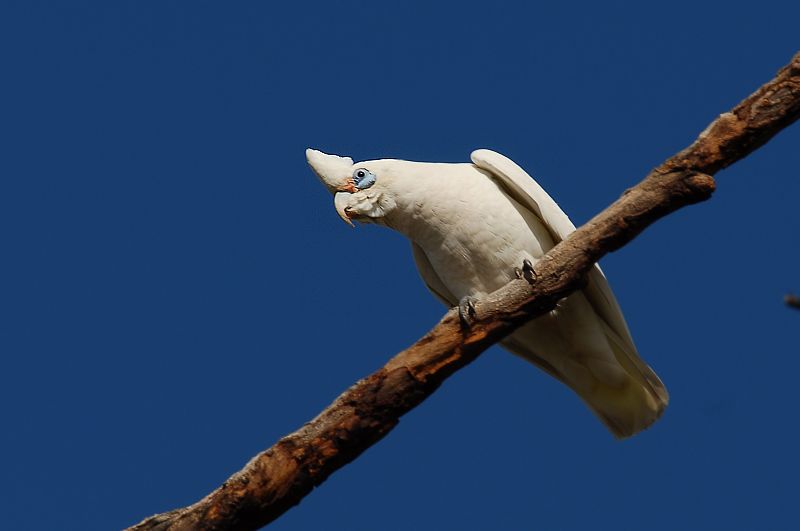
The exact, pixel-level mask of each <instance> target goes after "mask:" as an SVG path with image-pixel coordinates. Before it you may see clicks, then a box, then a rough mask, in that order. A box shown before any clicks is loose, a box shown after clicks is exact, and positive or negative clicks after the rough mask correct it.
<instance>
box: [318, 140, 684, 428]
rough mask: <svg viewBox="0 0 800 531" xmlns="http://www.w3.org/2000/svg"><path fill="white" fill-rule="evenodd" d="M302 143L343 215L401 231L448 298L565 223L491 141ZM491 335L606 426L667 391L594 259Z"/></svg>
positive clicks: (649, 419)
mask: <svg viewBox="0 0 800 531" xmlns="http://www.w3.org/2000/svg"><path fill="white" fill-rule="evenodd" d="M306 155H307V158H308V162H309V164H310V165H311V167H312V169H313V170H314V171H315V173H316V174H317V175H318V176H319V177H320V179H321V180H322V181H323V183H324V184H325V185H326V186H327V187H328V188H329V189H330V190H331V191H332V192H334V193H335V199H334V204H335V206H336V210H337V212H339V215H340V216H341V217H342V218H343V219H345V220H346V221H347V222H348V223H352V222H351V220H358V221H361V222H371V223H377V224H380V225H385V226H387V227H390V228H392V229H394V230H397V231H398V232H400V233H402V234H404V235H405V236H406V237H408V239H409V240H411V247H412V250H413V253H414V259H415V261H416V263H417V267H418V269H419V272H420V275H421V276H422V279H423V280H424V281H425V284H426V285H427V286H428V288H429V289H430V290H431V292H433V294H434V295H435V296H436V297H437V298H438V299H439V300H441V301H442V302H443V303H444V304H446V305H448V306H454V305H456V304H458V302H459V301H460V300H461V299H462V298H463V297H475V298H480V297H481V296H483V295H486V294H488V293H490V292H492V291H494V290H496V289H498V288H500V287H501V286H503V285H504V284H506V283H507V282H509V281H510V280H511V279H513V278H514V275H515V269H517V268H520V267H522V263H523V260H525V259H528V260H530V261H531V262H533V263H535V262H536V260H538V259H539V258H541V257H542V256H543V255H544V254H545V253H546V252H547V251H548V250H550V249H551V248H552V247H553V246H554V245H555V244H556V243H558V242H560V241H561V240H562V239H564V238H565V237H566V236H567V235H568V234H569V233H570V232H572V231H574V230H575V227H574V225H573V224H572V222H570V220H569V218H568V217H567V216H566V214H564V212H563V211H562V210H561V209H560V208H559V207H558V205H556V203H555V202H554V201H553V200H552V199H551V198H550V196H549V195H547V193H546V192H545V191H544V190H543V189H542V188H541V187H540V186H539V185H538V184H537V183H536V182H535V181H534V180H533V179H532V178H531V177H530V176H529V175H528V174H527V173H525V171H524V170H522V168H520V167H519V166H517V165H516V164H515V163H514V162H513V161H511V160H509V159H508V158H506V157H504V156H502V155H500V154H499V153H495V152H493V151H489V150H485V149H481V150H477V151H474V152H473V153H472V157H471V158H472V164H469V163H467V164H441V163H424V162H409V161H403V160H393V159H388V160H373V161H365V162H360V163H357V164H354V163H353V161H352V159H349V158H345V157H337V156H335V155H326V154H324V153H322V152H319V151H315V150H312V149H309V150H307V152H306ZM364 175H367V176H368V178H367V179H364V180H362V177H363V176H364ZM373 182H374V184H373ZM359 183H368V187H361V186H360V184H359ZM503 346H504V347H506V348H507V349H508V350H510V351H512V352H514V353H515V354H518V355H520V356H522V357H523V358H525V359H527V360H529V361H531V362H533V363H534V364H536V365H538V366H539V367H541V368H542V369H544V370H545V371H547V372H548V373H549V374H551V375H552V376H554V377H556V378H558V379H559V380H561V381H562V382H564V383H565V384H566V385H567V386H569V387H570V388H572V389H573V390H574V391H575V392H577V393H578V395H579V396H580V397H581V398H582V399H583V400H584V401H585V402H586V403H587V404H588V405H589V407H590V408H591V409H592V410H593V411H594V412H595V413H596V414H597V415H598V417H600V419H601V420H602V421H603V422H604V423H605V424H606V425H607V426H608V428H609V429H610V430H611V431H612V433H614V435H616V436H617V437H627V436H630V435H633V434H634V433H636V432H638V431H640V430H642V429H644V428H646V427H647V426H649V425H650V424H652V423H653V422H654V421H655V420H656V419H657V418H658V417H659V416H660V415H661V413H662V412H663V410H664V408H665V407H666V405H667V402H668V400H669V398H668V394H667V391H666V389H665V388H664V385H663V384H662V383H661V381H660V380H659V378H658V376H656V374H655V373H654V372H653V371H652V370H651V369H650V367H648V366H647V365H646V364H645V363H644V362H643V361H642V360H641V358H639V355H638V353H637V351H636V347H635V345H634V343H633V339H632V338H631V335H630V332H629V330H628V327H627V325H626V324H625V319H624V318H623V316H622V312H621V310H620V308H619V305H618V304H617V301H616V299H615V298H614V295H613V294H612V292H611V289H610V288H609V286H608V282H607V281H606V279H605V276H604V275H603V272H602V271H601V270H600V267H599V266H595V267H594V269H593V270H592V271H591V273H590V274H589V278H588V283H587V286H586V287H585V288H584V289H583V290H582V291H580V292H577V293H574V294H572V295H571V296H569V297H567V298H566V299H564V300H563V301H561V302H560V303H559V305H558V308H557V309H556V310H555V311H553V312H551V313H549V314H547V315H544V316H541V317H539V318H537V319H534V320H533V321H531V322H529V323H527V324H526V325H524V326H523V327H521V328H520V329H518V330H517V331H516V332H514V333H513V334H512V335H511V336H509V337H508V338H507V339H506V340H504V341H503Z"/></svg>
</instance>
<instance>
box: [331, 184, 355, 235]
mask: <svg viewBox="0 0 800 531" xmlns="http://www.w3.org/2000/svg"><path fill="white" fill-rule="evenodd" d="M350 197H351V194H349V193H348V192H336V195H334V196H333V206H335V207H336V213H337V214H339V217H340V218H342V219H343V220H344V221H345V223H347V224H348V225H350V226H351V227H355V225H353V222H352V221H350V216H348V215H347V207H348V206H350Z"/></svg>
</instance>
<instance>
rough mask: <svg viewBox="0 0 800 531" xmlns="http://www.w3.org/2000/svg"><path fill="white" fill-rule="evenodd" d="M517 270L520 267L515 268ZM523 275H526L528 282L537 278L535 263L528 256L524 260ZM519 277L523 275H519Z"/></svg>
mask: <svg viewBox="0 0 800 531" xmlns="http://www.w3.org/2000/svg"><path fill="white" fill-rule="evenodd" d="M516 271H518V269H515V272H516ZM522 276H524V277H525V278H526V279H527V280H528V282H533V281H534V280H536V272H535V271H534V270H533V264H532V263H531V261H530V260H528V259H527V258H526V259H525V260H523V261H522ZM517 278H522V277H521V276H519V275H517Z"/></svg>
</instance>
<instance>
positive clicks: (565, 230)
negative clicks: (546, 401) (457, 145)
mask: <svg viewBox="0 0 800 531" xmlns="http://www.w3.org/2000/svg"><path fill="white" fill-rule="evenodd" d="M470 158H471V159H472V163H473V164H475V166H477V167H478V168H480V169H482V170H484V171H486V172H488V173H490V174H491V175H492V177H495V178H496V179H497V180H498V181H499V182H500V184H501V185H502V186H503V187H504V188H505V189H506V191H507V192H508V193H509V195H511V197H513V198H514V200H515V201H517V202H518V203H519V204H521V205H523V206H524V207H526V208H528V209H529V210H531V211H532V212H533V213H534V214H536V215H537V216H539V219H541V220H542V221H543V222H544V225H545V227H547V230H548V231H549V232H550V234H551V235H552V236H553V241H554V242H555V243H558V242H560V241H561V240H563V239H564V238H566V237H567V236H568V235H569V234H570V233H571V232H573V231H575V225H573V224H572V222H571V221H570V219H569V218H568V217H567V215H566V214H565V213H564V211H563V210H561V209H560V208H559V206H558V205H557V204H556V202H555V201H553V198H551V197H550V196H549V195H548V194H547V192H545V191H544V189H542V187H541V186H539V184H538V183H537V182H536V181H534V180H533V178H532V177H531V176H530V175H528V174H527V173H526V172H525V170H523V169H522V168H520V167H519V166H518V165H517V164H516V163H515V162H514V161H512V160H511V159H509V158H508V157H504V156H503V155H501V154H500V153H496V152H494V151H491V150H488V149H478V150H476V151H473V152H472V155H471V156H470ZM583 291H584V294H585V295H586V298H587V299H589V303H590V304H591V305H592V307H593V308H594V311H595V312H597V314H598V315H599V316H600V317H601V318H602V319H603V321H605V323H606V325H608V327H609V328H610V329H611V330H612V331H613V332H615V333H616V335H617V336H618V337H619V338H620V339H621V340H622V341H623V342H624V343H625V344H627V346H628V347H630V349H632V350H633V352H636V346H635V345H634V343H633V338H632V337H631V333H630V330H629V329H628V325H627V324H626V323H625V318H624V317H623V316H622V310H621V309H620V307H619V303H617V299H616V298H615V297H614V294H613V293H612V292H611V288H610V287H609V285H608V281H607V280H606V276H605V275H604V274H603V271H602V270H601V269H600V266H599V265H597V264H595V265H594V267H593V268H592V269H591V271H590V272H589V274H588V275H587V285H586V287H585V288H584V290H583Z"/></svg>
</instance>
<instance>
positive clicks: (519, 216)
mask: <svg viewBox="0 0 800 531" xmlns="http://www.w3.org/2000/svg"><path fill="white" fill-rule="evenodd" d="M428 188H429V189H428V190H426V191H425V193H423V194H416V195H415V197H407V198H401V200H400V201H398V207H399V209H398V210H399V211H398V212H397V214H399V217H400V220H397V222H396V223H395V221H396V220H395V219H389V220H387V222H388V223H387V224H388V225H389V226H390V227H393V228H395V229H397V230H399V231H400V232H402V233H404V234H405V235H406V236H407V237H408V238H410V239H411V240H413V241H414V242H415V243H416V244H417V245H419V246H420V247H421V248H422V250H423V251H424V252H425V254H426V256H427V257H428V260H429V261H430V263H431V265H432V266H433V268H434V270H435V271H436V273H437V274H438V275H439V278H441V279H442V281H443V282H444V284H445V286H446V287H447V288H448V289H449V290H450V292H451V293H452V294H453V295H454V296H455V297H458V298H461V297H463V296H465V295H471V296H479V295H483V294H485V293H489V292H492V291H494V290H496V289H498V288H500V287H501V286H503V285H504V284H506V283H507V282H508V281H509V280H511V279H512V278H513V277H514V268H516V267H521V266H522V261H523V260H524V259H525V258H528V259H530V260H533V261H535V260H536V259H538V258H539V257H541V256H542V255H543V254H544V253H545V252H547V250H549V249H550V248H551V247H552V246H553V241H552V237H551V236H550V234H549V232H548V231H547V229H546V228H545V227H544V225H543V224H542V222H541V221H540V220H539V218H538V217H537V216H536V215H535V214H533V213H532V212H530V211H529V210H527V209H526V208H525V207H523V206H522V205H520V204H519V203H517V202H516V201H514V199H512V198H511V197H509V196H508V195H507V194H506V192H505V191H504V190H503V189H502V188H501V187H500V186H499V185H498V184H497V183H495V181H494V180H492V179H491V178H489V177H487V176H486V175H485V174H483V173H482V172H479V171H477V170H475V171H474V172H470V173H469V174H467V175H458V176H454V177H453V178H449V179H448V178H446V177H445V178H440V179H437V180H436V181H435V182H432V183H431V184H430V186H429V187H428ZM409 195H412V194H409ZM392 217H393V218H394V217H395V216H392Z"/></svg>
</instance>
